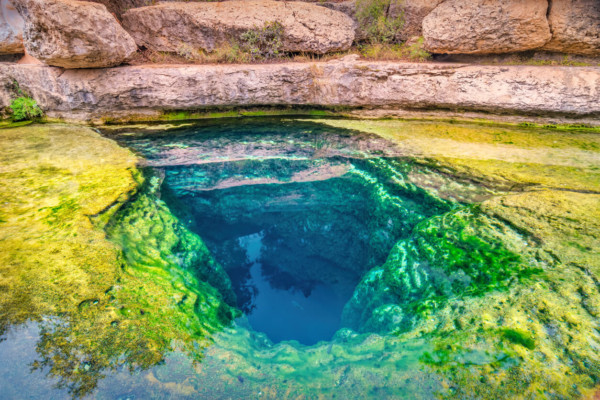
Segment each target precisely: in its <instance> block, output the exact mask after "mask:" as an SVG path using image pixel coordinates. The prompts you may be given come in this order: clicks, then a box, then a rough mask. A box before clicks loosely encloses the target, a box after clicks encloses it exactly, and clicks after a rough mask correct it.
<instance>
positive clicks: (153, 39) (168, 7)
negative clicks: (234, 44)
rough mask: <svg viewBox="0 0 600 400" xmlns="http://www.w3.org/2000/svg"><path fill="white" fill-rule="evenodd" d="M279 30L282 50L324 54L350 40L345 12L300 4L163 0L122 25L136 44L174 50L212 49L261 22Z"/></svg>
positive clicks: (131, 15) (351, 29) (259, 0)
mask: <svg viewBox="0 0 600 400" xmlns="http://www.w3.org/2000/svg"><path fill="white" fill-rule="evenodd" d="M274 21H277V22H279V23H280V24H281V25H282V26H283V28H284V33H283V38H282V50H284V51H290V52H310V53H316V54H324V53H328V52H331V51H339V50H346V49H348V48H349V47H350V45H351V44H352V42H353V40H354V21H352V19H351V18H350V17H348V16H347V15H345V14H343V13H341V12H337V11H333V10H328V9H325V8H323V7H319V6H316V5H313V4H308V3H302V2H280V1H270V0H249V1H227V2H221V3H217V2H208V3H206V2H201V3H164V4H159V5H157V6H150V7H142V8H136V9H132V10H129V11H127V12H126V13H125V14H124V15H123V26H124V27H125V29H127V30H128V31H129V32H130V33H131V35H132V36H133V37H134V39H135V41H136V43H137V44H138V45H139V46H145V47H148V48H151V49H153V50H157V51H168V52H177V51H178V49H180V48H181V46H182V44H184V43H185V45H186V46H191V47H192V48H194V49H203V50H206V51H212V50H213V49H215V47H217V46H219V45H220V44H221V43H224V42H227V41H229V40H231V39H232V38H239V36H240V35H241V34H243V33H244V32H246V31H248V30H250V29H256V28H258V29H260V28H262V27H263V26H264V25H265V23H268V22H274Z"/></svg>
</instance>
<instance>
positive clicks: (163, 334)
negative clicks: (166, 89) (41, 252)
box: [0, 119, 600, 399]
mask: <svg viewBox="0 0 600 400" xmlns="http://www.w3.org/2000/svg"><path fill="white" fill-rule="evenodd" d="M407 129H408V128H407ZM415 129H416V128H415ZM432 129H441V128H440V127H438V126H436V127H434V128H432ZM444 129H450V128H448V126H446V127H444ZM103 134H104V136H105V137H106V138H109V139H110V140H114V141H116V142H117V143H118V144H119V145H121V146H122V147H124V148H127V149H130V150H131V151H133V152H134V153H135V154H136V155H137V156H138V157H139V161H138V165H139V168H138V170H137V171H133V170H132V171H131V173H132V176H133V177H134V178H135V179H136V180H137V182H138V187H137V189H136V190H133V191H131V192H130V193H129V194H128V200H127V201H125V202H124V203H123V204H121V205H120V206H119V207H115V209H106V210H102V211H101V212H100V213H98V214H97V215H96V214H94V215H90V216H89V218H90V220H91V221H93V223H94V224H98V225H95V226H97V227H101V228H98V229H102V230H103V234H102V235H101V236H102V239H103V240H107V241H110V243H111V244H112V245H114V246H115V247H116V248H117V249H118V252H119V257H118V259H117V262H116V263H115V265H114V269H115V270H116V271H118V274H117V275H116V278H114V280H111V281H110V282H109V281H108V278H106V279H107V282H106V283H105V285H104V286H102V285H99V286H100V287H101V289H100V294H96V295H94V296H95V297H94V296H88V297H87V298H85V299H83V300H80V299H77V303H76V304H77V307H76V308H77V311H76V312H60V311H58V310H60V309H61V307H60V305H61V304H60V303H59V301H58V300H54V298H52V297H51V296H48V299H49V300H48V299H46V298H44V301H48V302H49V303H50V307H48V309H49V310H50V311H48V312H46V313H45V314H44V315H42V316H41V317H39V318H38V317H35V318H34V317H33V316H32V317H28V314H27V313H28V312H30V311H29V310H28V308H27V307H28V306H30V305H29V304H25V305H23V303H24V302H22V301H20V300H19V297H18V296H15V301H14V303H15V304H18V305H19V307H22V308H15V310H17V311H15V313H16V312H18V315H19V316H24V318H20V320H21V321H24V322H22V323H19V324H16V323H15V324H12V323H10V321H11V320H10V318H9V317H11V318H14V317H12V316H11V313H9V312H8V311H11V312H12V310H9V309H6V310H3V314H2V315H0V322H1V323H0V328H1V329H2V331H1V332H0V360H2V361H3V362H2V363H0V398H1V399H4V398H6V399H20V398H32V399H47V398H56V399H63V398H64V399H67V398H76V397H82V398H90V399H147V398H148V399H167V398H169V399H170V398H173V399H198V398H201V399H248V398H256V399H263V398H264V399H288V398H289V399H320V398H325V399H330V398H331V399H333V398H336V399H349V398H372V399H400V398H410V399H413V398H419V399H432V398H517V397H518V396H519V393H524V391H529V392H528V395H527V396H526V397H527V398H538V397H537V396H539V398H557V399H563V398H565V399H566V398H580V397H582V396H583V395H584V393H586V392H585V390H587V389H590V388H593V387H594V386H595V385H596V384H597V383H598V382H597V381H598V379H599V378H598V376H600V372H599V368H598V366H600V364H598V363H597V362H596V361H597V357H596V356H595V354H597V352H596V353H594V352H593V351H595V350H594V349H596V347H595V346H597V343H600V342H599V341H598V340H597V338H598V337H600V336H598V330H597V327H598V326H600V321H599V320H598V317H597V315H600V313H598V312H597V310H596V308H598V305H597V304H596V302H595V300H594V299H595V298H596V297H597V296H594V294H593V293H592V291H593V290H596V289H594V288H595V287H596V286H597V281H594V280H593V278H591V277H592V276H593V273H594V271H595V270H594V264H593V262H594V257H593V256H590V257H589V258H587V259H584V258H582V259H583V260H588V261H589V260H591V262H588V264H584V262H583V261H580V260H579V259H577V258H576V257H575V256H572V254H574V253H571V252H570V250H569V251H563V252H560V251H556V250H554V248H553V247H552V246H560V245H563V244H564V243H567V244H568V245H569V246H571V244H570V243H573V240H574V241H575V242H577V240H581V241H582V243H584V244H585V243H588V242H584V240H587V239H586V237H585V236H583V234H582V233H581V232H579V231H577V235H575V236H574V237H576V239H572V238H570V239H563V238H562V237H563V236H561V235H564V233H563V231H561V230H560V229H563V228H562V227H560V226H559V227H556V226H555V225H552V229H554V230H550V231H551V235H554V236H552V237H561V239H560V240H558V239H557V240H556V242H551V241H548V239H547V236H544V235H546V232H545V231H544V230H543V229H542V228H543V226H542V227H540V226H538V225H536V224H541V222H540V221H545V219H544V218H541V217H539V216H537V215H534V216H533V217H530V216H528V215H526V214H524V213H525V212H524V211H523V210H526V211H527V212H529V210H530V208H528V207H531V208H533V209H536V208H542V209H544V210H546V211H545V212H549V211H548V210H550V209H551V208H543V207H546V206H547V204H548V203H544V202H543V199H542V197H541V196H542V195H541V194H539V193H544V191H547V190H548V189H549V186H545V187H543V186H539V187H536V186H534V185H533V184H530V185H531V187H532V189H531V192H532V193H534V195H538V196H540V197H539V199H535V197H534V202H533V206H531V205H530V204H529V203H527V204H525V205H518V203H517V205H511V203H510V201H513V199H515V198H520V197H519V196H522V195H523V194H527V190H530V189H528V187H527V185H520V184H517V183H514V184H513V183H510V182H508V179H509V177H508V174H507V175H506V176H503V177H502V179H499V178H498V177H494V178H493V179H492V178H489V179H488V178H487V177H482V176H481V175H478V176H477V175H475V169H476V165H477V163H476V162H473V164H472V165H468V166H467V167H465V166H464V165H461V166H460V167H455V166H454V164H452V163H453V162H455V161H453V160H452V159H451V157H448V160H450V161H448V160H443V157H441V156H440V157H439V158H438V159H433V158H427V157H424V156H422V155H416V154H413V152H411V151H410V146H400V145H398V143H396V142H393V141H390V140H388V139H384V138H382V137H381V136H377V135H374V134H368V133H364V132H359V131H355V130H350V129H342V128H335V127H332V125H331V124H329V125H328V124H324V123H320V122H319V120H312V121H298V120H287V119H252V120H237V121H231V120H220V121H207V122H200V123H194V124H189V123H185V124H181V125H176V126H170V127H165V126H153V125H148V126H145V127H118V128H115V129H110V130H109V129H106V131H105V132H104V133H103ZM505 134H506V133H505ZM32 143H33V141H32ZM454 157H455V155H454ZM440 160H443V161H444V162H446V164H444V163H443V162H442V161H440ZM495 162H497V160H494V161H493V163H495ZM494 165H495V164H494ZM470 168H473V170H470ZM519 168H520V167H519ZM551 170H552V168H548V170H547V171H551ZM49 171H50V172H49V173H51V174H57V175H58V172H57V171H55V170H49ZM545 173H546V172H545ZM547 174H550V172H547ZM51 179H54V178H51ZM61 179H62V178H56V180H57V181H58V182H59V184H61V185H62V184H63V183H62V181H61ZM507 182H508V183H507ZM85 184H88V185H89V186H90V187H92V190H94V186H93V185H92V184H89V183H88V182H87V181H84V185H85ZM65 185H66V184H65ZM98 190H99V189H98ZM536 191H538V192H536ZM568 191H569V189H568V188H567V187H561V188H560V190H559V191H558V192H559V193H560V195H561V196H562V195H563V193H565V192H568ZM589 192H593V190H590V191H589ZM577 193H578V194H577V196H579V195H582V196H584V195H590V194H589V193H586V194H579V192H577ZM495 199H501V202H500V203H499V204H500V206H499V205H498V204H497V203H494V201H495ZM551 201H552V202H553V203H551V204H554V206H553V207H558V205H560V204H563V203H565V202H566V201H567V200H564V198H562V197H561V198H560V199H559V200H555V199H553V200H551ZM561 202H562V203H561ZM590 204H593V203H590ZM503 207H504V208H503ZM55 208H56V209H57V210H58V211H60V209H59V208H58V206H55ZM506 208H508V209H510V211H511V212H512V211H513V210H517V211H515V214H511V213H510V212H506ZM40 209H42V208H40ZM590 209H591V210H593V207H590ZM53 210H54V208H53ZM74 210H75V211H76V210H77V209H76V208H75V207H71V208H68V209H67V211H68V213H72V212H74ZM103 215H107V217H103ZM524 215H525V216H524ZM0 217H2V215H0ZM103 218H104V219H103ZM527 218H529V219H527ZM561 218H562V217H561ZM569 218H571V219H570V220H569V221H571V220H575V219H574V218H575V217H569ZM558 219H559V217H556V216H553V217H549V218H548V220H549V221H550V223H554V221H556V220H558ZM99 220H102V221H105V222H103V223H102V224H100V223H98V222H97V221H99ZM523 221H525V222H523ZM0 222H2V220H1V219H0ZM589 224H591V223H588V225H589ZM532 226H533V227H534V228H531V227H532ZM557 226H558V225H557ZM63 229H65V230H67V229H69V226H68V225H65V226H64V228H63ZM564 229H565V230H566V229H567V228H564ZM569 229H570V228H569ZM578 229H579V228H578ZM13 234H14V233H13ZM578 235H579V236H578ZM64 240H66V241H68V240H70V239H69V238H68V237H67V239H64ZM547 241H548V243H550V245H548V244H547ZM592 242H593V240H592ZM557 243H558V244H557ZM577 244H578V242H577V243H576V244H575V245H573V246H574V247H576V248H577V249H579V250H581V249H583V250H581V251H583V254H584V255H585V256H587V254H588V253H589V252H591V251H592V250H593V243H592V245H588V244H585V246H584V245H579V246H576V245H577ZM557 248H559V247H557ZM563 253H564V254H568V255H569V256H570V257H571V256H572V257H573V258H572V260H574V261H571V264H567V263H566V262H563V261H561V260H560V257H561V256H562V255H563ZM106 254H108V253H106V252H105V253H99V256H98V257H101V258H104V257H107V256H106ZM576 255H577V254H576ZM71 256H72V255H71ZM15 257H16V256H15ZM65 257H68V255H66V256H65ZM96 262H97V259H96ZM583 265H587V266H588V267H587V268H588V269H586V267H585V266H583ZM43 267H44V271H52V265H44V266H43ZM90 267H91V268H92V269H93V268H94V267H95V266H94V265H91V266H90ZM590 271H591V272H590ZM98 273H100V272H98ZM0 278H2V279H4V277H3V276H1V275H0ZM64 279H65V277H64V276H59V275H56V276H53V275H52V273H50V284H52V285H55V284H56V285H60V282H61V280H64ZM85 279H86V278H85V277H84V278H82V279H81V280H79V281H77V282H84V283H82V285H83V286H85V282H86V281H85ZM102 279H104V278H101V280H102ZM111 279H112V278H111ZM557 282H558V283H557ZM594 282H596V283H594ZM101 283H103V282H101ZM3 284H5V285H6V287H10V285H9V284H10V281H9V279H8V278H7V279H5V280H4V281H3V280H1V279H0V285H3ZM88 284H89V285H90V286H91V285H92V283H88ZM595 285H596V286H595ZM24 287H25V288H26V289H24V291H25V292H27V290H29V289H27V286H24ZM560 296H563V297H560ZM573 296H575V297H573ZM25 298H26V297H25ZM567 299H570V300H569V301H567ZM574 299H576V300H577V301H581V303H582V304H583V305H582V306H581V307H580V308H581V309H580V308H576V307H575V306H573V307H571V306H566V305H569V304H575V303H573V302H576V300H574ZM53 301H54V302H55V303H52V302H53ZM61 301H64V300H61ZM570 302H571V303H570ZM565 307H566V308H565ZM569 307H570V308H569ZM577 307H579V306H577ZM31 308H33V306H31ZM567 308H568V311H565V313H564V314H560V316H558V314H557V315H554V314H553V313H561V312H563V309H567ZM598 309H600V308H598ZM52 310H57V311H56V312H53V311H52ZM594 327H595V328H594ZM578 335H579V336H578ZM567 336H568V337H569V338H570V339H569V340H566V339H565V338H566V337H567ZM599 340H600V339H599ZM582 343H584V344H582ZM585 343H587V344H585ZM565 346H566V347H565ZM564 348H568V349H569V350H568V351H563V350H564ZM590 352H591V353H590ZM565 366H568V367H565ZM565 371H570V372H569V373H570V374H571V375H570V376H571V377H575V378H572V380H570V381H569V384H568V387H566V386H563V385H562V378H560V377H561V376H562V375H563V374H565V373H566V372H565ZM570 379H571V378H570ZM586 388H587V389H586ZM531 393H537V394H535V395H531Z"/></svg>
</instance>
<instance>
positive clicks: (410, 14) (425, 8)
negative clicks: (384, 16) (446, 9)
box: [389, 0, 444, 41]
mask: <svg viewBox="0 0 600 400" xmlns="http://www.w3.org/2000/svg"><path fill="white" fill-rule="evenodd" d="M442 1H444V0H396V1H392V3H391V6H390V12H389V15H390V17H391V18H397V17H399V16H402V17H403V19H404V26H403V27H402V30H401V32H400V34H399V37H398V39H400V40H402V41H406V40H409V39H410V38H412V37H415V36H422V35H423V29H422V26H423V19H424V18H425V17H426V16H427V15H429V13H431V11H433V10H434V9H435V8H436V7H437V6H438V5H439V4H440V3H441V2H442Z"/></svg>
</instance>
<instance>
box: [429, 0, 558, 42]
mask: <svg viewBox="0 0 600 400" xmlns="http://www.w3.org/2000/svg"><path fill="white" fill-rule="evenodd" d="M547 9H548V1H547V0H471V1H465V0H447V1H444V2H443V3H441V4H440V5H439V6H437V7H436V8H435V9H434V10H433V11H432V12H431V13H430V14H429V15H428V16H427V17H425V19H424V20H423V36H424V37H425V49H426V50H428V51H430V52H432V53H445V54H493V53H511V52H516V51H524V50H530V49H535V48H538V47H541V46H543V45H544V44H546V43H547V42H548V41H549V40H550V38H551V33H550V27H549V26H548V21H547V19H546V11H547Z"/></svg>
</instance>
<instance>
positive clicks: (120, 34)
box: [16, 0, 137, 68]
mask: <svg viewBox="0 0 600 400" xmlns="http://www.w3.org/2000/svg"><path fill="white" fill-rule="evenodd" d="M16 6H17V9H18V10H19V12H20V13H21V15H22V16H23V17H24V19H25V30H24V34H23V37H24V41H25V48H26V50H27V52H28V53H29V54H30V55H31V56H33V57H35V58H37V59H39V60H41V61H43V62H44V63H46V64H48V65H53V66H57V67H63V68H101V67H113V66H116V65H119V64H121V63H122V62H123V61H125V60H126V59H127V58H129V57H130V56H131V55H132V54H133V53H135V52H136V51H137V46H136V45H135V41H134V40H133V39H132V38H131V36H129V34H128V33H127V32H125V30H123V28H122V27H121V25H119V22H118V21H117V20H116V19H115V17H114V16H113V15H111V14H110V13H109V12H108V11H107V10H106V7H105V6H103V5H101V4H96V3H89V2H84V1H75V0H19V2H18V3H17V4H16Z"/></svg>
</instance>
